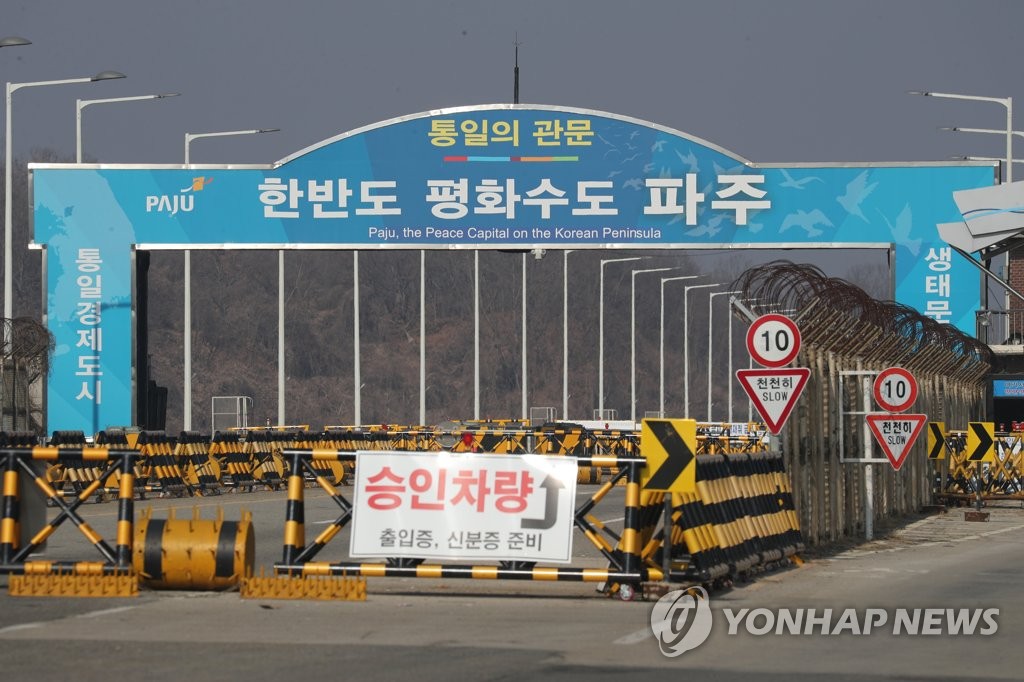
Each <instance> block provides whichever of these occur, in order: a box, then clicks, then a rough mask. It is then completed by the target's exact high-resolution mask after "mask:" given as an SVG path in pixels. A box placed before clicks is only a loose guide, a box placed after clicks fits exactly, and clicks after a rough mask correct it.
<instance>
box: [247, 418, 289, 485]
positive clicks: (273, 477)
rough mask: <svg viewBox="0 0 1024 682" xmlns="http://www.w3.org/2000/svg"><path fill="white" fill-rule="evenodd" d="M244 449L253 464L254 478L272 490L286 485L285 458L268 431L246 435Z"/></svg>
mask: <svg viewBox="0 0 1024 682" xmlns="http://www.w3.org/2000/svg"><path fill="white" fill-rule="evenodd" d="M243 450H244V452H245V454H246V456H247V457H248V460H249V462H250V463H251V465H252V477H253V480H254V481H256V482H258V483H262V484H263V485H265V486H267V487H268V488H270V489H271V490H280V489H281V487H282V486H284V460H283V459H282V458H281V450H280V448H279V447H276V446H275V443H274V442H273V441H272V440H271V438H270V436H269V434H268V433H266V432H264V431H253V432H251V433H247V434H246V436H245V445H244V446H243Z"/></svg>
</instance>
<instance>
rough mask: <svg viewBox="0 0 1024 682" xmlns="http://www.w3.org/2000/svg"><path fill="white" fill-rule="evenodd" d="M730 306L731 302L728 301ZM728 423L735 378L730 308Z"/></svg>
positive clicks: (730, 415)
mask: <svg viewBox="0 0 1024 682" xmlns="http://www.w3.org/2000/svg"><path fill="white" fill-rule="evenodd" d="M729 305H730V308H731V307H732V303H731V302H730V304H729ZM728 378H729V423H730V424H732V385H733V383H734V382H735V381H736V379H735V378H734V377H733V375H732V310H729V374H728Z"/></svg>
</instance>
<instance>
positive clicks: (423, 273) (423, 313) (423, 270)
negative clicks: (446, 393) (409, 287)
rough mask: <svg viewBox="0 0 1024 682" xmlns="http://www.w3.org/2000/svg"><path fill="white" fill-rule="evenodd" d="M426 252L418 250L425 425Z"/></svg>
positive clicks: (424, 417) (422, 416) (422, 417)
mask: <svg viewBox="0 0 1024 682" xmlns="http://www.w3.org/2000/svg"><path fill="white" fill-rule="evenodd" d="M426 271H427V252H426V251H425V250H424V249H420V421H419V423H420V424H421V425H423V424H426V423H427V342H426V306H427V295H426V283H427V278H426Z"/></svg>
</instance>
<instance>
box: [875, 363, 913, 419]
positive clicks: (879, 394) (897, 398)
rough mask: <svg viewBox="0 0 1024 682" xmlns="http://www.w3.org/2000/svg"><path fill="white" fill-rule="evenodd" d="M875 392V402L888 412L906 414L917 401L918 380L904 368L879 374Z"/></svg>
mask: <svg viewBox="0 0 1024 682" xmlns="http://www.w3.org/2000/svg"><path fill="white" fill-rule="evenodd" d="M873 390H874V394H875V402H876V403H878V405H879V407H881V408H882V409H883V410H885V411H886V412H904V411H906V410H909V409H910V406H911V405H913V404H914V401H915V400H917V380H916V379H915V378H914V375H913V374H911V373H910V372H908V371H907V370H905V369H903V368H902V367H889V368H888V369H883V370H882V371H881V372H879V373H878V376H877V377H875V385H874V387H873Z"/></svg>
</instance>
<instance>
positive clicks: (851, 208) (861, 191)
mask: <svg viewBox="0 0 1024 682" xmlns="http://www.w3.org/2000/svg"><path fill="white" fill-rule="evenodd" d="M876 187H878V183H877V182H872V183H871V184H868V172H867V171H864V172H863V173H861V174H860V175H858V176H857V177H855V178H854V179H853V180H851V181H850V182H849V184H847V185H846V194H843V195H840V196H838V197H836V201H838V202H839V205H840V206H842V207H843V208H844V209H846V212H847V213H849V214H850V215H855V216H857V217H858V218H860V219H861V220H863V221H864V222H868V219H867V218H866V217H864V212H863V211H862V210H861V208H860V205H861V203H862V202H863V201H864V200H865V199H867V198H868V195H869V194H871V193H872V192H874V191H875V188H876Z"/></svg>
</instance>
